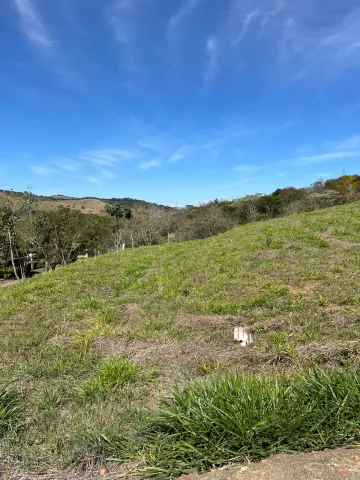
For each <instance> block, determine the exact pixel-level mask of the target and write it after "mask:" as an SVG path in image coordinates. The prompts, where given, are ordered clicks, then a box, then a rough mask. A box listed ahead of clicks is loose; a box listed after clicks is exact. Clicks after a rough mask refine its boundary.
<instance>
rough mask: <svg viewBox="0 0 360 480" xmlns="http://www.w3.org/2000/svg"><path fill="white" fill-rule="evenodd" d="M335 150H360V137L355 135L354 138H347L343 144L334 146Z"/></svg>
mask: <svg viewBox="0 0 360 480" xmlns="http://www.w3.org/2000/svg"><path fill="white" fill-rule="evenodd" d="M332 146H333V148H335V149H337V150H356V149H360V135H354V136H352V137H349V138H346V139H345V140H342V141H341V142H337V143H335V144H332Z"/></svg>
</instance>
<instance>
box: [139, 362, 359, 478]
mask: <svg viewBox="0 0 360 480" xmlns="http://www.w3.org/2000/svg"><path fill="white" fill-rule="evenodd" d="M359 441H360V375H359V372H358V371H346V372H344V371H343V372H339V371H333V370H320V369H316V370H313V371H310V372H306V373H301V374H298V375H296V376H294V377H291V378H286V377H282V378H279V379H276V380H270V379H267V378H263V377H249V376H239V375H237V374H228V375H226V376H222V377H219V378H215V379H213V380H212V381H210V382H208V383H196V384H194V385H191V386H189V387H188V388H186V389H184V390H180V389H178V390H176V391H175V392H174V395H173V398H172V400H171V401H170V403H169V404H168V405H167V406H166V407H164V408H163V409H162V410H161V411H160V412H159V413H158V414H157V416H156V417H155V419H154V420H152V421H151V422H150V424H149V426H148V430H147V445H146V446H145V448H144V450H143V452H142V455H143V456H145V458H146V460H147V465H148V471H147V473H148V474H152V475H155V476H160V477H166V476H170V477H172V476H176V475H179V474H181V473H184V472H188V471H191V470H194V469H197V470H198V471H202V470H205V469H208V468H211V467H212V466H214V465H221V464H225V463H227V462H230V461H243V460H258V459H261V458H264V457H267V456H269V455H271V454H274V453H278V452H298V451H306V450H310V449H311V450H317V449H322V448H326V447H327V448H331V447H335V446H338V445H343V444H352V443H355V442H359Z"/></svg>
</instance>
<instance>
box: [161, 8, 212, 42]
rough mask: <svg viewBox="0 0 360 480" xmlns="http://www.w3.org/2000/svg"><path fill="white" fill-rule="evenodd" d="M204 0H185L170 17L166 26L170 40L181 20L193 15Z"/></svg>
mask: <svg viewBox="0 0 360 480" xmlns="http://www.w3.org/2000/svg"><path fill="white" fill-rule="evenodd" d="M203 1H204V0H184V2H183V4H182V5H181V7H180V8H179V10H178V11H177V12H176V13H175V14H174V15H173V16H172V17H171V18H170V20H169V21H168V24H167V27H166V33H167V38H168V41H172V39H173V35H174V34H175V31H176V29H177V28H178V27H179V26H180V24H181V22H182V21H183V20H184V19H185V18H186V17H188V16H189V15H191V13H192V12H193V10H194V9H195V8H196V7H197V6H198V5H200V4H201V3H202V2H203Z"/></svg>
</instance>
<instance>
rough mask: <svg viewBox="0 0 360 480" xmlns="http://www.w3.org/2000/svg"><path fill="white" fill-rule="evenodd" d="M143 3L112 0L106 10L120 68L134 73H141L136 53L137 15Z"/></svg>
mask: <svg viewBox="0 0 360 480" xmlns="http://www.w3.org/2000/svg"><path fill="white" fill-rule="evenodd" d="M143 2H144V0H114V1H112V3H111V4H110V6H109V7H108V8H107V9H106V22H107V24H108V26H109V27H110V29H111V31H112V32H113V35H114V39H115V41H116V42H117V44H118V45H119V47H120V50H121V53H122V66H123V67H124V68H125V69H127V70H129V71H132V72H135V73H136V72H137V73H141V72H143V68H142V66H141V65H140V63H139V61H138V59H137V51H136V43H137V40H138V36H139V25H138V23H137V14H138V12H139V10H140V9H139V6H140V5H142V3H143Z"/></svg>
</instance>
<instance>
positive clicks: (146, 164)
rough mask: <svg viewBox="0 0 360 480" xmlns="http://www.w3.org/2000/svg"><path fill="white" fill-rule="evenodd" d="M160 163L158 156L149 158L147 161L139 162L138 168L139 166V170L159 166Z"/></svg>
mask: <svg viewBox="0 0 360 480" xmlns="http://www.w3.org/2000/svg"><path fill="white" fill-rule="evenodd" d="M160 164H161V162H160V160H159V159H158V158H153V159H152V160H149V161H148V162H143V163H140V165H139V168H141V170H150V169H151V168H156V167H159V166H160Z"/></svg>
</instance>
